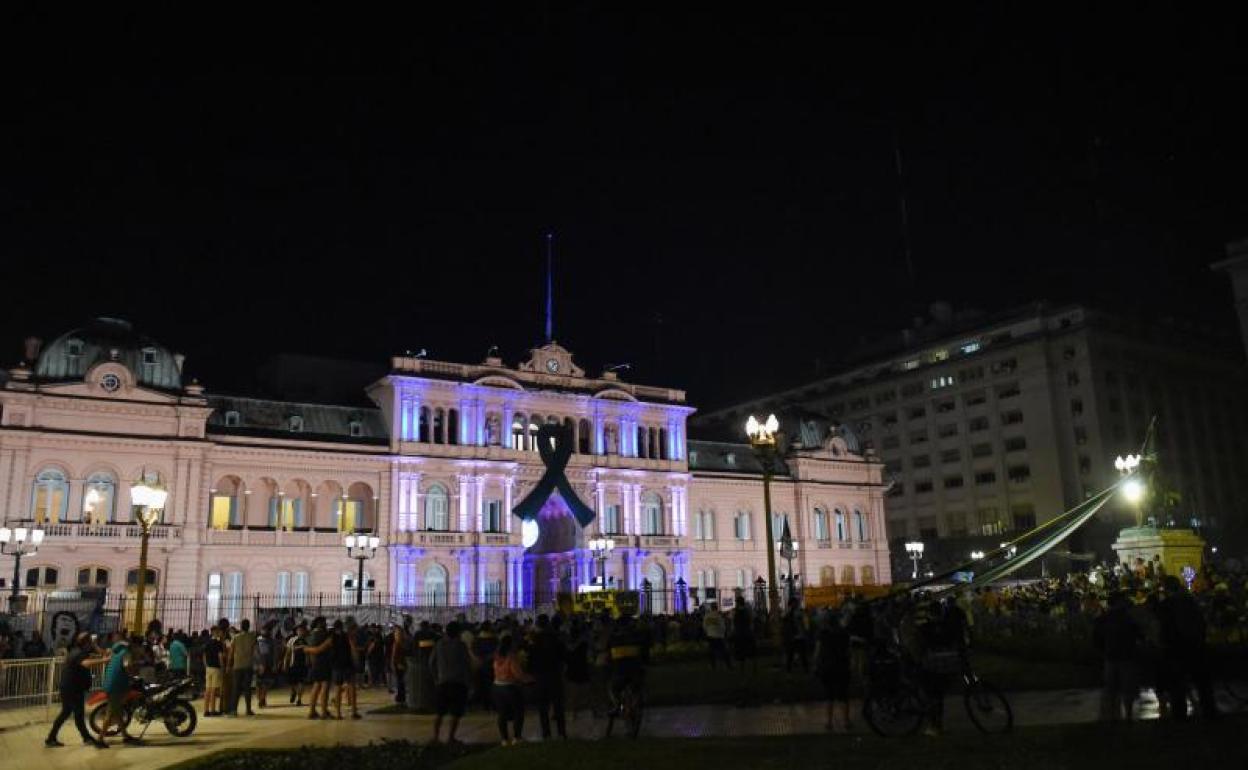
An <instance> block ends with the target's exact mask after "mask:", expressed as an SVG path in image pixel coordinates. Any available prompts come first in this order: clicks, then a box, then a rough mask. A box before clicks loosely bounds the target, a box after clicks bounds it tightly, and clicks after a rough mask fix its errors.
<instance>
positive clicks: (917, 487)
mask: <svg viewBox="0 0 1248 770" xmlns="http://www.w3.org/2000/svg"><path fill="white" fill-rule="evenodd" d="M914 491H915V493H916V494H924V493H926V492H931V491H932V482H931V479H924V480H923V481H916V482H914Z"/></svg>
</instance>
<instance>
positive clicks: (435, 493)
mask: <svg viewBox="0 0 1248 770" xmlns="http://www.w3.org/2000/svg"><path fill="white" fill-rule="evenodd" d="M450 528H451V500H450V495H448V494H447V492H446V487H444V486H442V485H441V484H434V485H433V486H431V487H429V491H428V492H426V493H425V529H431V530H434V531H437V532H446V531H448V530H450Z"/></svg>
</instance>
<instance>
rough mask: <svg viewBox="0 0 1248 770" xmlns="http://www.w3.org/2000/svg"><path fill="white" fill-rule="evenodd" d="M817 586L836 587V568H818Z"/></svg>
mask: <svg viewBox="0 0 1248 770" xmlns="http://www.w3.org/2000/svg"><path fill="white" fill-rule="evenodd" d="M819 585H821V586H834V585H836V567H831V566H828V567H820V568H819Z"/></svg>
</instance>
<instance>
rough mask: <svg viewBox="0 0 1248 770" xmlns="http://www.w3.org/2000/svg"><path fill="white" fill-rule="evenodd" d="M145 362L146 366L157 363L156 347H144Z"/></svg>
mask: <svg viewBox="0 0 1248 770" xmlns="http://www.w3.org/2000/svg"><path fill="white" fill-rule="evenodd" d="M143 364H144V365H145V366H155V365H156V349H155V348H143Z"/></svg>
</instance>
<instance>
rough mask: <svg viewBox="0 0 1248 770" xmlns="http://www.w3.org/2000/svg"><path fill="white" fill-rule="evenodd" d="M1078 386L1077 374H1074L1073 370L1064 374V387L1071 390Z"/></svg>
mask: <svg viewBox="0 0 1248 770" xmlns="http://www.w3.org/2000/svg"><path fill="white" fill-rule="evenodd" d="M1078 384H1079V372H1076V371H1074V370H1071V371H1069V372H1066V385H1067V386H1069V387H1072V388H1073V387H1074V386H1076V385H1078Z"/></svg>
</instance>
